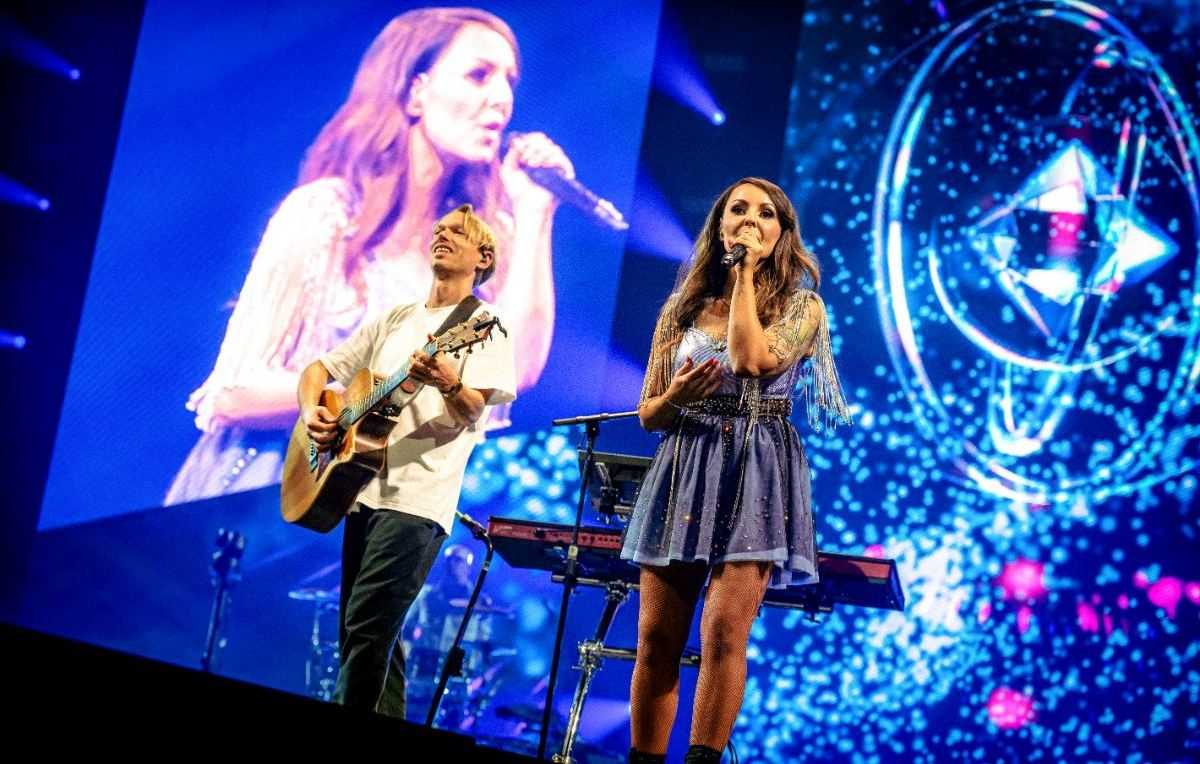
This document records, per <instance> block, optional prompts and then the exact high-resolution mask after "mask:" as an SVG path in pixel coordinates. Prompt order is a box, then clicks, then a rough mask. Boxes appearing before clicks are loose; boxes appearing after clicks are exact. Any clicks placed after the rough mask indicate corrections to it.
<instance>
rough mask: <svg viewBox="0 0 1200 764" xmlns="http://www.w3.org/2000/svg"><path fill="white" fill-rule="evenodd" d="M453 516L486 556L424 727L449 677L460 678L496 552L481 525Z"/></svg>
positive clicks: (464, 516) (463, 516)
mask: <svg viewBox="0 0 1200 764" xmlns="http://www.w3.org/2000/svg"><path fill="white" fill-rule="evenodd" d="M455 514H456V515H457V516H458V519H459V520H460V521H462V524H463V525H465V526H467V528H469V529H470V530H471V535H473V536H474V537H475V538H477V539H479V540H480V541H482V542H483V543H484V544H486V545H487V555H486V556H484V558H483V565H482V566H481V567H480V569H479V575H478V576H476V578H475V588H474V589H472V590H471V599H469V600H467V608H466V610H464V611H463V617H462V621H461V622H460V623H459V624H458V632H457V633H456V634H455V635H454V642H453V643H452V644H451V645H450V652H449V653H447V654H446V661H445V663H443V664H442V673H441V675H440V676H439V677H438V683H437V689H436V690H434V691H433V700H432V701H431V702H430V704H429V714H428V715H427V716H426V717H425V726H426V727H432V726H433V720H434V717H436V716H437V712H438V707H439V706H440V705H441V704H442V696H443V695H444V694H445V693H446V685H447V684H448V683H449V682H450V677H452V676H462V667H463V659H464V658H465V657H466V653H465V652H464V651H463V649H462V641H463V637H464V636H465V635H466V633H467V626H468V625H469V624H470V623H471V614H472V613H473V612H474V610H475V602H476V601H477V600H478V599H479V592H480V591H482V589H483V580H484V578H486V577H487V573H488V568H490V567H491V566H492V555H493V554H495V551H496V549H495V547H494V546H492V538H491V536H489V535H488V533H487V531H486V530H484V528H483V526H482V525H480V524H479V523H477V522H475V520H474V519H473V518H471V517H469V516H466V515H463V513H462V512H455ZM468 520H469V521H470V522H468Z"/></svg>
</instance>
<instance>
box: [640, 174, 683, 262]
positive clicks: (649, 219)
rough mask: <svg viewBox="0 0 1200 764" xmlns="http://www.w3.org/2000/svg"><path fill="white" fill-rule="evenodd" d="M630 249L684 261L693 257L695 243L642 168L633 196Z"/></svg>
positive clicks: (656, 185)
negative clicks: (693, 244) (693, 243)
mask: <svg viewBox="0 0 1200 764" xmlns="http://www.w3.org/2000/svg"><path fill="white" fill-rule="evenodd" d="M633 199H634V201H633V210H632V212H631V213H630V218H631V219H632V224H631V225H630V227H629V239H628V246H629V247H630V248H631V249H635V250H637V251H639V252H645V253H646V254H650V255H656V256H658V257H663V258H666V259H668V260H676V261H678V262H683V261H685V260H687V259H688V258H689V257H690V256H691V254H692V240H691V237H690V236H688V234H687V231H685V230H684V228H683V225H682V224H681V223H680V222H679V219H678V218H677V217H676V216H675V212H674V210H672V209H671V204H670V203H669V202H668V201H667V199H666V197H665V196H663V193H662V191H660V190H659V188H658V184H657V183H655V182H654V179H653V178H651V177H650V176H649V175H648V174H646V172H645V171H644V170H642V169H641V168H639V170H638V175H637V186H636V188H635V191H634V196H633Z"/></svg>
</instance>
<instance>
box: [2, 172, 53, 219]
mask: <svg viewBox="0 0 1200 764" xmlns="http://www.w3.org/2000/svg"><path fill="white" fill-rule="evenodd" d="M0 202H2V203H5V204H15V205H17V206H20V207H33V208H35V209H39V210H41V211H42V212H45V211H46V210H48V209H50V200H49V199H47V198H46V197H44V196H42V195H41V194H39V193H37V192H36V191H33V190H32V189H30V188H28V187H26V186H25V185H23V184H21V183H18V182H17V181H15V180H13V179H12V178H9V177H8V176H5V175H0Z"/></svg>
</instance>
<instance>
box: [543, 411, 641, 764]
mask: <svg viewBox="0 0 1200 764" xmlns="http://www.w3.org/2000/svg"><path fill="white" fill-rule="evenodd" d="M634 416H637V412H636V411H622V412H619V413H616V414H590V415H588V416H578V417H569V418H567V419H555V420H553V421H552V422H550V424H552V425H554V426H555V427H559V426H564V425H567V426H569V425H576V424H582V425H584V426H585V427H586V428H587V429H586V432H587V452H586V454H585V455H584V459H583V465H582V466H581V467H580V473H579V504H578V505H577V507H576V509H575V527H574V529H573V530H572V532H571V546H570V547H568V548H567V559H566V568H565V570H564V571H563V576H562V584H563V593H562V602H561V603H560V604H559V607H558V627H557V629H556V630H555V632H554V653H553V657H552V658H551V659H550V679H549V681H548V682H547V684H546V704H545V706H543V708H542V728H541V731H540V732H539V734H538V754H537V757H538V759H539V760H543V761H544V760H545V758H546V739H547V737H548V736H549V734H550V712H551V709H552V708H553V707H554V683H555V680H557V679H558V660H559V657H560V656H561V655H562V641H563V631H564V629H565V628H566V625H567V606H568V605H569V604H570V600H571V593H572V592H573V591H574V590H575V584H576V582H577V581H578V579H579V569H578V567H579V527H580V526H581V525H582V524H583V503H584V501H585V500H586V498H587V486H588V479H589V478H590V476H591V474H592V463H593V462H594V461H595V453H596V436H597V435H599V434H600V423H601V422H607V421H609V420H610V419H628V418H629V417H634ZM556 758H557V757H556Z"/></svg>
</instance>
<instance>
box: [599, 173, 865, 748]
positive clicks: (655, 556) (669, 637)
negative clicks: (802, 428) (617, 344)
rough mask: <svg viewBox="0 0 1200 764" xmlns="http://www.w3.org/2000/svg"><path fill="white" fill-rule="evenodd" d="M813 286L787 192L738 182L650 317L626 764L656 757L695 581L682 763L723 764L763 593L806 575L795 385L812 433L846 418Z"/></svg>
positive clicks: (806, 514)
mask: <svg viewBox="0 0 1200 764" xmlns="http://www.w3.org/2000/svg"><path fill="white" fill-rule="evenodd" d="M739 245H740V246H739ZM735 247H737V248H738V249H739V251H740V249H741V248H744V250H745V257H744V258H743V259H742V260H741V261H740V262H738V263H737V264H736V265H734V266H733V267H729V268H727V267H725V266H724V265H722V263H721V259H722V257H723V256H724V255H725V254H726V253H728V252H732V251H734V248H735ZM819 281H820V276H819V273H818V269H817V263H816V260H815V259H814V257H813V255H812V253H810V252H809V251H808V250H807V249H806V248H805V246H804V244H803V242H801V240H800V232H799V230H798V229H797V225H796V211H795V209H794V208H793V207H792V203H791V202H790V201H789V200H788V198H787V196H786V195H785V194H784V193H783V191H782V190H781V189H780V188H779V187H778V186H776V185H775V184H774V183H771V182H769V181H766V180H762V179H760V178H745V179H743V180H740V181H738V182H737V183H735V184H733V185H732V186H730V187H729V188H727V189H725V191H724V192H723V193H722V194H721V196H720V197H719V198H718V199H717V202H716V204H715V205H714V206H713V208H712V210H710V211H709V213H708V217H707V219H706V220H705V223H704V230H703V232H701V234H700V237H699V239H698V240H697V242H696V246H695V254H694V257H693V259H692V263H691V266H690V267H689V268H688V270H687V273H686V275H685V276H684V278H683V280H682V283H681V284H680V286H679V287H678V289H677V290H676V291H675V293H674V294H672V295H671V296H670V297H669V298H668V299H667V302H666V304H665V305H664V306H663V308H662V312H661V314H660V315H659V319H658V325H657V327H656V329H655V331H654V338H653V341H652V345H651V353H650V361H649V364H648V366H647V369H646V380H645V384H644V386H643V388H642V397H641V402H640V404H639V406H638V414H639V416H640V418H641V421H642V425H643V426H644V427H645V428H646V429H648V430H662V431H665V433H666V435H665V437H664V439H663V440H662V442H661V443H660V445H659V448H658V452H657V453H656V454H655V457H654V461H653V462H652V464H651V466H650V469H649V471H648V472H647V474H646V477H645V480H644V481H643V484H642V488H641V492H640V493H639V495H638V499H637V504H636V506H635V509H634V512H633V517H632V519H631V521H630V523H629V528H628V530H627V532H626V536H625V542H624V547H623V549H622V552H621V556H622V557H624V558H626V559H632V560H633V561H634V562H636V563H638V564H639V565H640V566H641V608H640V612H639V616H638V646H637V662H636V664H635V666H634V671H633V682H632V687H631V688H630V707H631V727H632V737H633V741H632V742H633V748H632V749H631V751H630V756H629V759H630V761H631V762H661V761H664V757H665V752H666V750H667V742H668V738H669V737H670V733H671V726H672V724H673V723H674V720H675V711H676V707H677V705H678V698H679V660H680V657H681V656H682V653H683V650H684V647H685V645H686V642H687V637H688V631H689V628H690V625H691V621H692V615H693V613H694V611H695V608H696V602H697V600H698V599H699V596H700V592H701V590H702V588H703V587H704V584H705V582H706V581H708V584H709V586H708V593H707V595H706V597H705V601H704V612H703V616H702V618H701V622H700V646H701V659H700V661H701V662H700V676H699V679H698V681H697V684H696V697H695V701H694V704H693V712H692V730H691V738H690V742H691V747H690V748H689V749H688V754H687V759H686V761H688V762H709V761H711V762H716V761H719V760H720V756H721V750H722V749H723V748H724V747H725V744H726V743H727V742H728V740H729V736H730V734H731V732H732V730H733V724H734V721H735V720H736V718H737V715H738V710H739V709H740V707H741V704H742V694H743V691H744V689H745V683H746V643H747V640H748V639H749V634H750V625H751V623H752V621H753V620H754V617H755V615H756V613H757V612H758V608H759V605H760V604H761V603H762V600H763V596H764V595H765V593H766V590H767V587H768V586H787V585H788V584H791V583H803V582H806V581H813V580H815V578H816V566H815V562H816V550H815V544H814V538H813V517H812V502H811V496H810V491H809V471H808V462H807V459H806V458H805V455H804V446H803V445H802V444H801V442H800V439H799V437H798V436H797V434H796V430H795V428H793V427H792V425H791V423H790V422H789V421H788V416H789V415H790V414H791V410H792V400H791V396H792V391H793V389H794V388H795V387H796V385H797V383H800V385H801V387H802V389H803V391H804V393H805V396H806V398H807V403H808V419H809V421H810V423H812V424H813V425H814V426H818V425H819V423H820V420H821V418H822V417H823V418H824V419H825V420H826V422H827V423H832V422H833V421H841V422H845V423H849V422H850V412H849V408H848V406H847V404H846V401H845V399H844V397H843V395H842V392H841V388H840V384H839V382H838V376H837V370H836V368H835V367H834V363H833V355H832V349H831V347H830V340H829V329H828V325H827V323H826V318H825V309H824V305H823V303H822V302H821V298H820V297H818V296H817V294H816V292H815V291H812V290H813V289H815V288H816V287H817V286H818V284H819ZM805 359H808V363H803V361H804V360H805Z"/></svg>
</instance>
